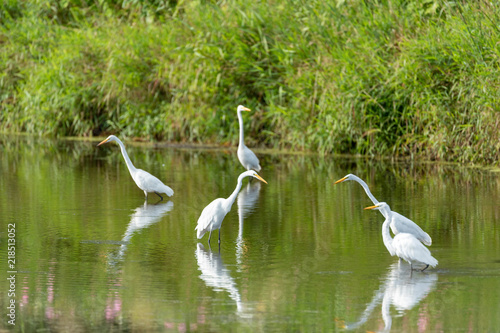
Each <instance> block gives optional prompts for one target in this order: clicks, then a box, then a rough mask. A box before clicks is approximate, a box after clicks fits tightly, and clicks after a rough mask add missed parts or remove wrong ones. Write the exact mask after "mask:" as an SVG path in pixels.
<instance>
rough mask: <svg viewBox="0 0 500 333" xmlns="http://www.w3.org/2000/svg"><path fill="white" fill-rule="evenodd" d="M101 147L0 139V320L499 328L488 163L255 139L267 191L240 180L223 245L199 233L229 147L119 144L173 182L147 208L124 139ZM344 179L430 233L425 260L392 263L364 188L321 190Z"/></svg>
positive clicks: (104, 326) (130, 326)
mask: <svg viewBox="0 0 500 333" xmlns="http://www.w3.org/2000/svg"><path fill="white" fill-rule="evenodd" d="M97 143H98V141H81V140H51V139H44V138H38V137H36V138H35V137H28V136H0V154H1V155H0V156H1V159H0V175H1V176H0V185H1V191H0V209H1V230H0V240H1V243H0V246H1V247H2V252H1V253H2V256H1V258H0V267H1V271H2V273H3V275H4V276H5V278H2V279H0V290H2V296H1V298H0V308H2V309H3V310H2V318H3V319H2V321H1V324H0V327H1V328H3V329H9V330H12V331H21V332H35V331H41V332H44V331H45V332H46V331H49V332H122V331H133V332H135V331H139V332H143V331H148V332H163V331H172V332H178V331H180V332H185V331H202V332H206V331H213V332H235V331H238V332H292V331H299V332H315V331H328V332H331V331H339V332H358V331H359V332H365V331H393V332H430V331H470V332H480V331H482V332H493V331H500V316H499V313H500V227H499V222H498V221H499V219H500V208H499V204H498V203H499V202H500V175H499V174H498V173H495V172H492V171H487V170H481V169H474V168H465V167H460V166H457V165H440V164H434V163H417V162H394V161H391V160H374V159H361V158H352V157H331V156H318V155H300V154H280V153H269V152H265V151H258V150H257V151H256V153H257V155H258V156H259V157H260V160H261V166H262V171H261V172H260V173H259V174H260V175H261V176H262V177H263V178H264V179H265V180H266V181H267V182H268V184H264V183H262V182H260V181H258V180H257V179H253V180H251V181H249V178H246V179H245V180H244V181H243V187H242V190H241V192H240V194H239V196H238V198H237V200H236V202H235V203H234V205H233V207H232V210H231V212H230V213H229V214H228V215H227V216H226V218H225V220H224V222H223V224H222V228H221V239H222V243H221V246H220V249H219V247H218V245H217V237H216V236H217V231H215V232H214V233H213V234H212V242H211V246H210V245H209V244H208V234H206V235H205V236H204V237H203V238H202V239H200V240H198V239H197V238H196V231H195V230H194V229H195V226H196V223H197V220H198V217H199V216H200V214H201V211H202V210H203V208H204V207H205V206H206V205H208V204H209V203H210V202H211V201H212V200H214V199H215V198H218V197H224V198H225V197H228V196H229V195H230V194H231V192H232V191H233V190H234V188H235V186H236V180H237V178H238V175H239V174H240V173H241V172H243V171H244V170H243V168H242V167H241V165H240V164H239V162H238V160H237V157H236V147H229V148H225V149H200V148H185V147H181V146H162V147H153V146H151V145H145V144H139V143H133V142H130V141H126V140H125V145H126V146H127V150H128V153H129V155H130V157H131V160H132V162H133V163H134V164H135V166H136V167H138V168H142V169H144V170H147V171H148V172H150V173H152V174H153V175H155V176H157V177H158V178H160V179H161V180H163V181H164V182H165V183H166V184H167V185H169V186H170V187H171V188H172V189H173V190H174V191H175V194H174V196H172V197H171V198H167V197H165V199H164V200H163V201H159V198H158V197H157V196H156V195H154V194H153V195H150V196H149V198H148V200H147V202H145V201H144V193H143V192H142V191H141V190H140V189H139V188H137V186H136V185H135V183H134V182H133V180H132V178H131V177H130V175H129V172H128V170H127V168H126V166H125V163H124V161H123V158H122V156H121V154H120V149H119V147H118V146H117V145H116V144H114V143H110V144H107V145H103V146H100V147H96V144H97ZM348 173H353V174H356V175H357V176H359V177H360V178H362V179H364V180H365V181H366V182H367V183H368V185H369V186H370V188H371V190H372V192H373V194H374V195H375V197H376V198H378V200H380V201H385V202H387V203H388V204H389V205H390V206H391V208H392V209H393V210H394V211H397V212H399V213H401V214H403V215H405V216H407V217H408V218H410V219H412V220H413V221H415V222H416V223H417V224H419V225H420V227H422V229H424V230H425V231H426V232H427V233H428V234H429V235H430V236H431V237H432V246H430V247H429V249H430V251H431V252H432V255H433V256H434V257H435V258H436V259H437V260H438V261H439V264H438V266H437V267H435V268H431V267H429V268H428V269H427V270H426V271H424V272H420V271H410V269H409V265H408V264H407V263H406V262H403V263H401V264H398V259H397V258H396V257H391V256H390V254H389V253H388V251H387V249H386V248H385V246H384V243H383V241H382V236H381V227H382V223H383V221H384V217H383V216H382V215H381V214H380V213H379V212H378V211H369V210H363V208H364V207H367V206H371V205H372V203H371V201H370V200H369V198H368V197H367V196H366V194H365V192H364V191H363V189H362V187H361V186H360V185H359V184H357V183H355V182H353V181H349V182H343V183H340V184H337V185H333V183H334V182H335V181H336V180H338V179H340V178H342V177H343V176H345V175H346V174H348ZM11 229H14V230H11ZM10 239H14V240H15V244H14V245H15V248H14V249H8V246H9V245H13V244H11V242H12V241H10ZM11 250H14V251H11ZM11 260H15V262H13V261H11ZM10 265H13V266H10ZM8 278H11V279H10V280H9V279H8ZM12 288H14V289H13V291H11V290H12ZM9 291H11V292H9ZM12 300H14V302H15V303H14V304H15V309H14V311H13V312H14V316H15V317H14V318H15V320H14V321H12V316H11V317H9V316H8V315H9V314H12V311H11V310H10V309H9V306H10V304H12V303H11V302H12ZM9 321H11V323H9ZM12 323H15V326H13V325H12Z"/></svg>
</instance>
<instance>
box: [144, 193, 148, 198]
mask: <svg viewBox="0 0 500 333" xmlns="http://www.w3.org/2000/svg"><path fill="white" fill-rule="evenodd" d="M144 195H145V196H146V200H148V192H146V191H144Z"/></svg>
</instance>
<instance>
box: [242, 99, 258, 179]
mask: <svg viewBox="0 0 500 333" xmlns="http://www.w3.org/2000/svg"><path fill="white" fill-rule="evenodd" d="M241 111H251V110H250V109H249V108H247V107H244V106H243V105H238V109H237V112H238V121H239V123H240V143H239V145H238V159H239V160H240V162H241V164H242V165H243V167H244V168H245V169H247V170H252V169H253V170H255V171H257V172H259V171H260V165H259V159H258V158H257V156H255V154H254V152H253V151H251V150H250V149H248V147H247V146H245V142H244V141H245V135H244V128H243V117H242V116H241Z"/></svg>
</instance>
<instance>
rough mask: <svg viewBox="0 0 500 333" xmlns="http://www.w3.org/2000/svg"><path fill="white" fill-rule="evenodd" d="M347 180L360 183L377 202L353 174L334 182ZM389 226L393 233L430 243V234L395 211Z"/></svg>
mask: <svg viewBox="0 0 500 333" xmlns="http://www.w3.org/2000/svg"><path fill="white" fill-rule="evenodd" d="M347 180H354V181H356V182H358V183H359V184H361V186H363V189H364V190H365V192H366V194H367V195H368V197H369V198H370V199H371V201H372V202H373V204H374V205H376V204H378V203H379V202H378V200H377V199H375V197H374V196H373V194H372V192H370V189H369V188H368V185H367V184H366V183H365V182H364V181H363V180H362V179H361V178H359V177H357V176H355V175H353V174H348V175H347V176H345V177H344V178H342V179H339V180H337V181H336V182H335V183H334V184H338V183H342V182H344V181H347ZM380 212H381V213H382V215H384V212H383V211H382V210H381V211H380ZM384 217H385V218H387V216H386V215H384ZM390 227H391V230H392V232H393V233H394V235H397V234H399V233H408V234H412V235H414V236H415V237H416V238H417V239H418V240H419V241H421V242H422V243H424V244H425V245H427V246H430V245H432V238H431V236H429V234H427V233H426V232H425V231H423V230H422V228H420V227H419V226H418V225H417V224H416V223H415V222H413V221H412V220H410V219H409V218H407V217H404V216H403V215H401V214H399V213H397V212H392V220H391V225H390Z"/></svg>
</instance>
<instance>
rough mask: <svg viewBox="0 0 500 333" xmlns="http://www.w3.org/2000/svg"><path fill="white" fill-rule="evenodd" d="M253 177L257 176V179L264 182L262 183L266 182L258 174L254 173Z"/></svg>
mask: <svg viewBox="0 0 500 333" xmlns="http://www.w3.org/2000/svg"><path fill="white" fill-rule="evenodd" d="M254 177H255V178H257V179H258V180H260V181H262V182H264V183H266V184H267V182H266V181H265V180H264V178H262V177H261V176H259V175H255V176H254Z"/></svg>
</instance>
